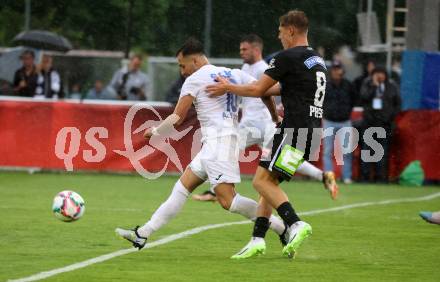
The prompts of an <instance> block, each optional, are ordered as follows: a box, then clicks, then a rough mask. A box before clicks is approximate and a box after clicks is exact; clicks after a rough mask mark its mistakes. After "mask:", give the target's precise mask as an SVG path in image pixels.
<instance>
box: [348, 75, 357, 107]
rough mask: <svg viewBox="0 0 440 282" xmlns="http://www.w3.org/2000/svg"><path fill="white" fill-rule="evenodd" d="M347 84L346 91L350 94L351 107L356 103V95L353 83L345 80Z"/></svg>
mask: <svg viewBox="0 0 440 282" xmlns="http://www.w3.org/2000/svg"><path fill="white" fill-rule="evenodd" d="M347 83H348V84H347V85H348V93H349V95H350V102H351V107H354V106H355V105H356V102H357V101H356V99H357V95H356V90H355V89H354V85H353V84H351V82H350V81H348V80H347Z"/></svg>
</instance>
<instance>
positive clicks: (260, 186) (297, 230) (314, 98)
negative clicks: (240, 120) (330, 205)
mask: <svg viewBox="0 0 440 282" xmlns="http://www.w3.org/2000/svg"><path fill="white" fill-rule="evenodd" d="M307 31H308V19H307V16H306V15H305V13H304V12H302V11H299V10H293V11H289V12H288V13H287V14H285V15H283V16H281V17H280V25H279V35H278V37H279V39H280V41H281V43H282V45H283V48H284V51H282V52H280V53H279V54H277V55H276V56H275V57H274V58H273V59H272V61H271V62H270V63H269V67H268V69H267V70H266V71H265V73H264V74H263V75H262V77H261V78H260V79H259V80H258V81H257V82H255V83H253V84H248V85H234V84H232V83H230V82H229V81H228V80H226V79H224V78H221V77H218V78H217V80H218V83H216V84H213V85H210V86H208V87H207V91H208V92H210V93H211V95H212V96H219V95H223V94H225V93H226V92H230V93H234V94H235V95H238V96H248V97H263V96H272V95H281V100H282V103H283V106H284V119H283V121H282V123H281V125H280V126H279V130H278V132H277V134H275V136H274V137H273V141H272V147H271V148H268V149H270V153H269V155H268V156H266V157H265V158H264V156H263V158H262V160H261V161H260V163H259V166H258V168H257V171H256V173H255V176H254V179H253V186H254V188H255V189H256V190H257V191H258V193H259V194H260V196H261V198H260V204H259V207H258V213H257V216H258V217H257V219H256V221H255V226H254V229H253V234H252V239H251V240H250V242H249V243H248V244H247V245H246V246H245V247H244V248H243V249H242V250H241V251H240V252H238V253H237V254H235V255H234V256H232V258H234V259H243V258H249V257H253V256H255V255H259V254H264V253H265V250H266V244H265V241H264V237H265V234H266V231H267V230H268V228H269V220H268V218H269V216H270V214H271V213H272V207H273V208H275V209H276V210H277V212H278V214H279V216H280V217H281V218H282V219H283V221H284V223H285V224H286V226H287V228H286V242H285V246H284V248H283V254H284V255H289V256H291V255H294V254H295V251H296V250H297V248H298V247H299V246H300V245H301V243H302V242H303V241H304V240H305V239H306V238H307V237H308V236H309V235H310V234H311V233H312V228H311V226H310V225H309V224H308V223H306V222H304V221H301V220H300V218H299V217H298V215H297V214H296V212H295V210H294V209H293V207H292V205H291V203H290V202H289V200H288V198H287V195H286V194H285V193H284V191H283V190H282V189H281V188H280V187H279V183H280V182H281V181H283V180H287V181H289V180H290V179H291V177H292V176H293V174H294V173H295V170H296V168H298V166H299V165H300V164H301V163H302V161H303V160H304V159H306V160H308V159H309V158H310V157H311V154H312V153H314V152H313V151H314V149H317V148H316V147H318V146H319V143H320V133H321V130H320V129H321V119H322V116H323V103H324V96H325V87H326V76H327V69H326V67H325V63H324V60H323V59H322V58H321V57H320V56H319V54H318V53H317V52H315V51H314V50H313V49H312V48H311V47H309V46H308V45H309V44H308V40H307ZM278 82H279V83H278ZM312 141H313V142H312ZM312 143H313V146H312ZM330 187H331V188H330V189H333V190H334V191H330V192H331V193H332V194H333V193H334V194H336V193H337V186H336V185H334V186H330Z"/></svg>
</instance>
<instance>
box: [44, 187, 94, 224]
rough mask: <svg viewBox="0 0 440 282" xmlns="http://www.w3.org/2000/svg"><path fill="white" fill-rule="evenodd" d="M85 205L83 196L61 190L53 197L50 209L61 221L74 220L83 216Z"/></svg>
mask: <svg viewBox="0 0 440 282" xmlns="http://www.w3.org/2000/svg"><path fill="white" fill-rule="evenodd" d="M85 209H86V206H85V205H84V200H83V198H82V197H81V196H80V195H79V194H78V193H75V192H73V191H67V190H66V191H62V192H60V193H58V194H57V195H56V196H55V198H54V199H53V205H52V211H53V213H54V215H55V217H56V218H58V219H59V220H62V221H66V222H70V221H75V220H77V219H79V218H81V216H83V214H84V211H85Z"/></svg>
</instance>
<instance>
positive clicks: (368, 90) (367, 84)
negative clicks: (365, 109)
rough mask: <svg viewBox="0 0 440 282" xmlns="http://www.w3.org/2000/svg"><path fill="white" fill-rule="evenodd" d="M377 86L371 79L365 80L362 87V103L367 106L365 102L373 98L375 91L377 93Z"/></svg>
mask: <svg viewBox="0 0 440 282" xmlns="http://www.w3.org/2000/svg"><path fill="white" fill-rule="evenodd" d="M375 90H376V87H374V86H373V85H372V83H371V81H370V80H364V82H363V83H362V87H361V94H360V98H361V105H362V106H365V104H368V103H370V102H371V100H373V98H374V93H375Z"/></svg>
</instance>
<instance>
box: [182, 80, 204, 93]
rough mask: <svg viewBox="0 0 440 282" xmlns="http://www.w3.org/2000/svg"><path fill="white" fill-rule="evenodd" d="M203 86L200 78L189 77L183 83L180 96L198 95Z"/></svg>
mask: <svg viewBox="0 0 440 282" xmlns="http://www.w3.org/2000/svg"><path fill="white" fill-rule="evenodd" d="M201 87H202V82H201V81H200V80H198V79H194V78H193V77H189V78H187V79H186V80H185V82H184V83H183V85H182V89H181V90H180V98H182V97H184V96H186V95H191V96H193V97H196V96H197V93H198V92H199V90H200V89H201Z"/></svg>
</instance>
